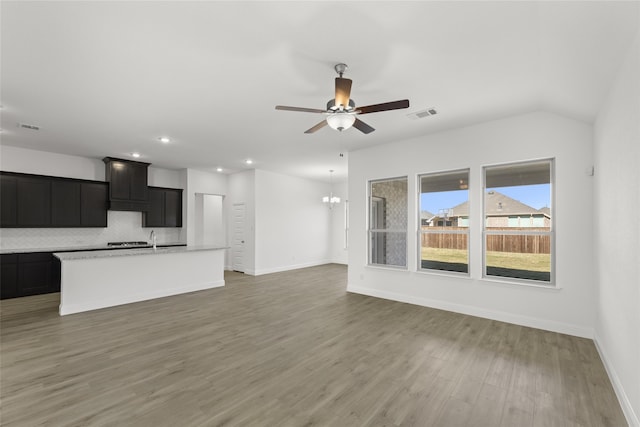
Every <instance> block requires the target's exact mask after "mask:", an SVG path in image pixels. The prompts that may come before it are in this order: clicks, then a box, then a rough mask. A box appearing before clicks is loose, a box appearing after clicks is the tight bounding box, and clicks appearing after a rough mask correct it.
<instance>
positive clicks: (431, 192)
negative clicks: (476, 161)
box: [419, 170, 469, 273]
mask: <svg viewBox="0 0 640 427" xmlns="http://www.w3.org/2000/svg"><path fill="white" fill-rule="evenodd" d="M468 188H469V171H468V170H464V171H455V172H445V173H438V174H429V175H422V176H420V236H421V237H420V266H419V268H421V269H428V270H440V271H455V272H462V273H467V272H468V271H469V244H468V240H469V236H468V233H469V190H468Z"/></svg>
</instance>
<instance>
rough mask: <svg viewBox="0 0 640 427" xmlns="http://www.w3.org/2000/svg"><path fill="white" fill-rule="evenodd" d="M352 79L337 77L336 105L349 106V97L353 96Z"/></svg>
mask: <svg viewBox="0 0 640 427" xmlns="http://www.w3.org/2000/svg"><path fill="white" fill-rule="evenodd" d="M351 83H352V81H351V79H343V78H342V77H336V106H340V105H343V106H344V108H347V107H348V106H349V97H350V96H351Z"/></svg>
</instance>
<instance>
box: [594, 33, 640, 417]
mask: <svg viewBox="0 0 640 427" xmlns="http://www.w3.org/2000/svg"><path fill="white" fill-rule="evenodd" d="M638 76H640V35H638V37H636V41H635V44H634V45H633V46H632V48H631V50H630V52H629V55H628V57H627V59H626V61H625V62H624V63H623V65H622V68H621V70H620V71H619V74H618V76H617V79H616V81H615V82H614V84H613V87H612V89H611V91H610V93H609V95H608V99H607V101H606V102H605V103H604V105H603V107H602V109H601V111H600V113H599V115H598V118H597V121H596V125H595V143H594V153H595V160H596V164H595V192H594V196H595V203H594V207H595V209H594V210H595V220H594V226H595V240H594V242H595V243H594V246H595V248H596V256H595V260H596V284H597V321H596V327H595V329H596V336H595V340H596V343H597V345H598V349H599V350H600V353H601V355H602V356H603V360H604V362H605V366H606V367H607V370H608V372H609V376H610V377H611V379H612V382H613V384H614V388H615V389H616V392H617V394H618V398H619V399H620V402H621V404H622V408H623V410H624V412H625V415H626V416H627V420H628V421H629V424H630V425H632V426H640V420H639V417H640V268H639V266H640V226H639V223H640V174H639V173H638V168H639V167H640V78H639V77H638Z"/></svg>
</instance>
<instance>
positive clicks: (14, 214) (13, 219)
mask: <svg viewBox="0 0 640 427" xmlns="http://www.w3.org/2000/svg"><path fill="white" fill-rule="evenodd" d="M17 202H18V179H17V178H16V177H15V176H9V175H0V227H15V226H16V225H17V224H18V203H17Z"/></svg>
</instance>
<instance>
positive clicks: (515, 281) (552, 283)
mask: <svg viewBox="0 0 640 427" xmlns="http://www.w3.org/2000/svg"><path fill="white" fill-rule="evenodd" d="M542 162H548V163H549V181H550V182H549V192H550V195H549V204H550V205H551V206H549V211H550V219H551V220H550V226H549V231H526V230H518V231H508V230H500V231H498V230H496V231H492V230H487V216H486V211H487V197H486V194H487V169H490V168H494V167H504V166H518V165H527V164H533V163H542ZM555 180H556V174H555V158H554V157H551V158H541V159H532V160H524V161H516V162H506V163H496V164H491V165H484V166H482V212H481V218H482V279H483V280H487V281H493V282H503V283H507V284H512V285H527V286H536V287H542V288H547V289H558V286H557V282H556V244H555V242H556V239H555V235H556V233H555V230H556V216H555V205H556V203H555V186H556V183H555ZM491 235H517V236H522V235H525V236H527V235H528V236H536V235H542V236H549V240H550V242H549V248H550V251H551V253H550V254H549V268H550V270H551V271H550V272H549V281H548V282H547V281H542V280H534V279H523V278H518V277H507V276H493V275H488V274H487V252H488V251H487V236H491Z"/></svg>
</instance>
